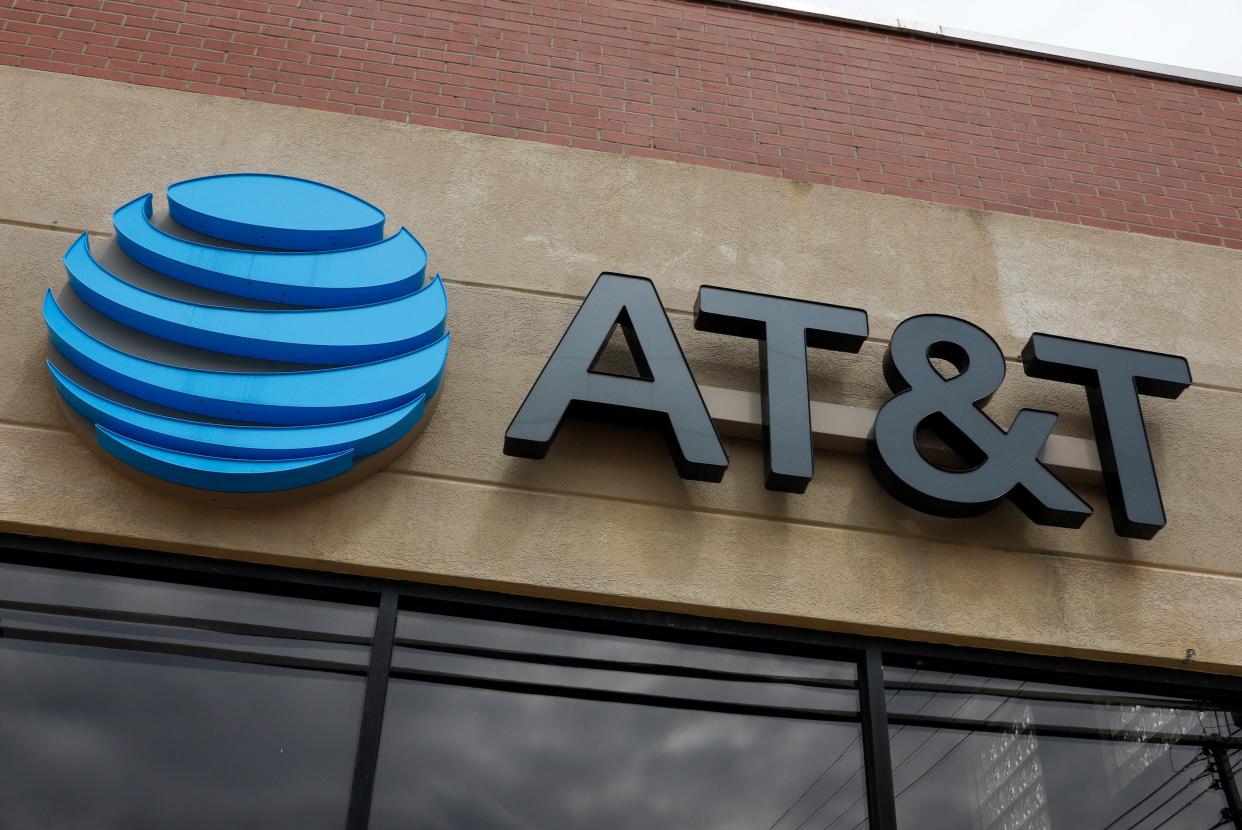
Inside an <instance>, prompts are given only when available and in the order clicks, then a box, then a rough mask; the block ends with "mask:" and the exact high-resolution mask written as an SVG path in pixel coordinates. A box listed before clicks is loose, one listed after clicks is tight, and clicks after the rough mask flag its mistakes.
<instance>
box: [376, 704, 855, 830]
mask: <svg viewBox="0 0 1242 830" xmlns="http://www.w3.org/2000/svg"><path fill="white" fill-rule="evenodd" d="M861 764H862V749H861V745H860V741H859V729H858V727H857V726H856V725H854V724H847V723H827V722H822V721H803V720H791V719H783V718H765V717H753V716H740V715H730V714H720V713H714V712H702V711H692V710H691V711H685V710H677V709H666V708H663V707H658V706H642V705H634V704H625V703H601V702H596V701H584V700H569V699H565V698H556V697H550V696H544V695H530V694H516V693H512V692H504V691H492V690H484V689H462V688H455V687H452V686H442V685H432V684H426V683H420V682H416V681H410V680H393V681H392V683H391V685H390V686H389V690H388V708H387V712H386V714H385V720H384V735H383V739H382V741H381V744H380V760H379V771H378V775H377V778H376V784H375V800H374V804H373V807H372V818H371V828H372V830H395V828H403V830H414V828H417V830H460V828H465V827H468V828H471V830H501V828H505V830H508V828H518V827H520V828H527V827H530V828H552V827H555V828H590V829H591V830H630V828H643V829H644V830H685V829H686V828H713V830H769V828H776V830H792V829H793V828H795V827H798V826H799V823H800V822H801V821H803V819H805V818H807V817H808V815H809V814H811V813H812V812H814V814H815V816H817V817H822V816H827V817H829V818H831V817H832V816H833V815H834V814H835V813H837V812H841V811H844V810H846V809H847V808H848V809H852V810H853V812H852V814H851V815H852V817H853V820H852V821H851V822H850V824H848V825H846V826H847V827H849V826H852V825H853V824H854V823H855V822H856V821H858V820H860V819H861V820H862V825H860V826H865V825H866V820H865V814H866V800H865V798H864V796H863V780H862V776H861V775H860V774H859V769H860V767H861ZM851 805H852V807H851ZM787 810H788V811H789V812H788V813H786V811H787ZM782 815H785V816H786V817H785V818H784V819H783V820H780V821H779V822H778V820H779V819H781V816H782ZM816 820H818V819H816ZM804 826H813V825H804Z"/></svg>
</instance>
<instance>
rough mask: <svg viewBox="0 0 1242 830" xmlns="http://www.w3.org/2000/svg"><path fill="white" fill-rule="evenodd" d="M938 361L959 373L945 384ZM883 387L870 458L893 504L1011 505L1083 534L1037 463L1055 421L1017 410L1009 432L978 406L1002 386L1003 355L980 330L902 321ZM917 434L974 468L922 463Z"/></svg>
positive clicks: (1079, 519) (973, 510) (947, 322)
mask: <svg viewBox="0 0 1242 830" xmlns="http://www.w3.org/2000/svg"><path fill="white" fill-rule="evenodd" d="M934 358H938V359H941V360H947V361H948V362H949V363H951V364H953V366H954V367H956V368H957V371H958V374H957V375H956V376H955V377H952V378H948V379H946V378H944V377H943V376H942V375H941V374H940V372H938V371H937V370H936V367H935V366H934V365H933V364H932V362H931V361H932V359H934ZM884 379H885V380H886V381H887V382H888V386H889V388H890V389H891V390H892V391H893V392H894V393H895V394H894V395H893V397H892V398H891V399H889V401H888V402H887V403H886V404H884V406H883V407H881V408H880V412H879V414H878V415H877V416H876V421H875V428H874V430H873V432H872V436H871V441H870V445H869V447H868V450H869V453H868V454H869V456H870V459H871V466H872V469H873V470H874V471H875V474H876V477H877V478H878V479H879V481H880V484H881V485H883V486H884V488H885V489H886V490H888V492H889V493H890V494H892V495H893V496H894V497H895V498H897V499H898V500H899V501H901V502H903V503H904V504H906V505H907V506H909V507H913V508H915V509H916V510H922V511H923V512H924V513H931V514H933V515H937V516H948V517H961V516H972V515H977V514H979V513H983V512H985V511H987V510H989V509H991V508H992V507H994V506H995V505H996V504H998V503H999V502H1000V500H1001V499H1003V498H1006V497H1008V498H1009V499H1010V500H1012V501H1013V503H1014V504H1015V505H1017V507H1018V508H1019V509H1020V510H1022V512H1023V513H1025V514H1026V515H1027V516H1029V517H1030V518H1031V520H1032V521H1034V522H1036V523H1037V524H1043V525H1054V526H1057V527H1081V526H1082V523H1083V522H1084V521H1086V520H1087V517H1088V516H1090V515H1091V507H1090V506H1089V505H1088V504H1087V503H1086V502H1084V501H1083V500H1082V499H1080V498H1079V497H1078V496H1077V495H1076V494H1075V493H1074V492H1073V491H1072V490H1070V489H1069V488H1068V487H1066V486H1065V485H1064V484H1063V483H1062V482H1061V481H1060V480H1059V479H1058V478H1056V476H1054V475H1053V474H1052V473H1051V472H1049V471H1048V469H1047V468H1046V467H1045V466H1044V465H1043V464H1042V463H1041V462H1040V461H1039V459H1038V458H1037V457H1036V456H1037V454H1038V453H1039V450H1040V448H1041V447H1042V446H1043V445H1044V441H1045V440H1046V439H1047V437H1048V435H1049V433H1051V432H1052V426H1053V424H1055V423H1056V420H1057V416H1056V414H1055V413H1053V412H1043V411H1040V410H1035V409H1023V410H1020V411H1019V412H1018V415H1017V417H1016V418H1014V420H1013V425H1012V426H1011V427H1010V428H1009V431H1008V432H1005V431H1004V430H1003V429H1001V428H1000V427H999V426H997V424H996V422H995V421H993V420H992V419H991V418H989V417H988V416H987V415H986V414H984V412H983V410H982V409H981V408H980V407H982V406H983V405H984V404H985V403H987V401H988V400H989V399H990V398H991V397H992V394H993V393H994V392H995V391H996V390H997V389H998V388H999V387H1000V385H1001V382H1002V381H1003V380H1004V379H1005V358H1004V355H1003V354H1002V353H1001V350H1000V347H999V346H997V345H996V341H995V340H993V339H992V338H991V337H990V336H988V333H987V332H985V331H984V330H983V329H981V328H979V327H978V326H975V325H973V324H971V323H968V322H966V321H965V320H959V319H957V318H955V317H945V316H942V315H938V314H924V315H920V316H917V317H911V318H909V319H907V320H905V321H904V322H903V323H901V325H899V326H898V327H897V328H896V330H895V331H894V332H893V337H892V340H891V342H890V344H889V347H888V351H887V352H886V353H885V355H884ZM922 426H927V427H929V428H930V429H931V430H932V431H933V432H934V433H936V435H937V436H938V437H939V438H940V439H941V440H942V441H944V442H945V443H946V444H948V445H949V447H950V448H951V449H953V451H954V452H956V453H957V454H958V455H960V456H961V457H962V458H963V459H964V460H965V461H966V462H967V463H969V464H972V465H974V466H973V467H972V468H971V469H968V470H945V469H942V468H941V467H938V466H936V465H934V464H932V463H931V462H930V461H928V460H927V459H926V458H924V457H923V455H922V453H920V452H919V448H918V445H917V443H916V437H915V436H916V434H917V432H918V430H919V428H920V427H922Z"/></svg>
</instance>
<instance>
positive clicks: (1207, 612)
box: [0, 427, 1242, 671]
mask: <svg viewBox="0 0 1242 830" xmlns="http://www.w3.org/2000/svg"><path fill="white" fill-rule="evenodd" d="M0 454H2V455H3V457H5V458H7V459H10V463H11V464H12V465H14V468H15V469H19V470H22V471H23V472H22V474H21V475H16V476H5V477H2V478H0V528H2V529H5V530H17V531H27V532H36V533H43V534H47V533H50V534H54V535H60V536H68V537H71V538H77V539H86V540H92V541H101V542H108V543H120V544H126V545H137V546H140V547H159V548H164V549H172V550H181V551H186V552H190V553H211V554H213V555H222V556H226V557H235V558H243V559H251V560H254V559H259V560H266V561H276V562H298V563H301V564H310V565H312V566H316V567H325V568H332V569H338V570H341V569H344V570H351V571H363V572H366V573H374V574H386V575H400V576H405V577H418V578H430V579H433V580H435V581H439V582H445V583H450V584H459V585H471V586H479V587H490V588H501V589H505V590H516V591H521V592H524V593H534V594H538V595H544V596H554V597H569V598H576V599H583V600H592V601H605V602H619V603H622V604H626V605H637V606H643V607H658V608H668V609H675V610H685V611H692V612H696V613H707V614H712V615H717V616H727V617H731V618H740V619H751V620H761V621H769V622H784V623H795V624H799V625H810V626H814V627H822V628H828V629H833V630H846V631H865V632H873V633H884V634H904V635H907V636H909V635H910V634H911V633H912V632H918V635H919V636H922V637H931V638H933V639H940V640H947V641H951V642H962V643H971V644H980V645H998V644H1006V643H1024V644H1033V645H1031V646H1028V647H1030V648H1032V649H1033V650H1037V651H1045V652H1049V651H1050V652H1057V653H1060V652H1072V653H1077V654H1092V655H1111V656H1112V657H1113V658H1114V659H1116V658H1117V657H1118V656H1129V657H1132V658H1134V657H1137V658H1138V659H1141V660H1143V661H1145V662H1151V663H1165V664H1176V663H1178V662H1180V660H1181V658H1182V657H1183V656H1184V654H1185V650H1186V649H1187V648H1194V649H1195V650H1196V652H1197V654H1198V659H1199V665H1200V666H1201V667H1203V668H1206V669H1225V670H1230V671H1236V670H1239V669H1240V668H1242V642H1239V640H1238V638H1237V637H1236V636H1234V634H1235V631H1236V623H1237V611H1236V609H1237V607H1238V605H1239V603H1242V580H1238V579H1235V578H1229V577H1220V576H1213V575H1205V574H1191V573H1178V572H1172V571H1167V570H1159V569H1151V568H1144V567H1135V566H1127V565H1121V564H1117V563H1103V562H1091V561H1086V560H1080V559H1072V558H1066V557H1057V556H1047V555H1040V554H1030V553H1014V552H1009V551H1003V550H981V549H978V548H973V547H967V546H961V545H954V544H949V543H939V542H930V541H919V540H911V539H902V538H898V537H888V536H882V535H878V534H874V533H860V532H854V531H848V530H842V529H838V528H830V527H815V526H809V525H803V524H792V523H781V522H774V521H766V520H759V519H755V518H751V517H744V516H732V515H727V514H721V513H708V512H697V511H688V510H677V509H670V508H665V507H656V506H649V505H641V504H632V503H627V502H617V501H611V500H606V499H595V498H583V497H573V496H563V495H558V494H549V493H539V492H532V491H524V490H518V489H512V488H505V487H494V486H489V485H479V484H475V483H470V482H461V481H455V480H448V479H437V478H426V477H421V476H413V475H406V474H397V473H391V472H389V473H381V474H380V475H378V476H375V477H373V478H371V479H369V480H367V481H365V482H363V483H362V484H360V485H359V486H357V487H355V488H353V489H351V490H348V491H346V492H344V493H341V494H339V495H336V496H332V497H329V498H328V499H324V500H322V501H319V502H315V503H312V504H307V505H302V506H294V507H284V508H275V509H272V510H267V511H237V510H221V509H213V508H209V507H203V506H201V505H191V504H187V503H184V502H181V501H178V500H176V499H173V498H167V497H163V496H159V495H153V494H152V493H151V492H149V491H147V490H145V489H143V488H140V487H139V486H138V485H136V484H133V483H132V482H130V481H129V480H128V479H126V478H124V477H122V476H120V475H118V474H114V473H112V472H110V471H103V472H101V469H100V466H99V464H98V462H97V461H96V459H95V458H94V457H93V456H92V454H91V452H90V451H89V450H88V449H86V448H85V447H83V446H82V445H81V443H80V442H78V440H77V439H76V438H75V437H73V436H71V435H69V434H66V433H59V432H53V431H47V430H35V429H29V428H18V427H0ZM67 505H72V506H73V509H66V506H67ZM442 517H452V520H451V521H444V520H442Z"/></svg>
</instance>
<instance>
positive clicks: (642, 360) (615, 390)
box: [504, 273, 729, 481]
mask: <svg viewBox="0 0 1242 830" xmlns="http://www.w3.org/2000/svg"><path fill="white" fill-rule="evenodd" d="M617 325H619V326H620V327H621V330H622V332H623V333H624V335H625V339H626V342H627V343H628V344H629V347H630V352H631V353H632V355H633V357H634V363H635V365H636V366H637V367H638V371H639V374H640V375H641V377H637V378H634V377H623V376H619V375H612V374H607V373H604V372H599V371H595V370H593V369H592V368H591V367H592V366H593V365H594V363H595V360H596V358H598V357H599V354H600V352H601V351H603V349H604V346H605V345H606V344H607V343H608V337H609V335H610V334H611V333H612V329H613V327H614V326H617ZM567 416H587V417H596V418H609V419H612V420H623V421H628V422H632V421H636V420H638V421H644V422H647V423H654V424H656V425H658V426H660V427H662V428H663V429H664V431H665V435H666V437H667V438H668V443H669V450H670V452H671V453H672V455H673V461H674V463H675V464H676V466H677V472H678V473H680V474H681V477H682V478H688V479H695V480H698V481H720V480H721V479H722V478H723V477H724V473H725V469H726V468H727V467H728V466H729V456H728V455H727V454H726V453H725V449H724V445H723V444H722V443H721V442H720V437H719V436H718V435H717V434H716V427H715V426H714V425H713V424H712V420H711V417H710V416H709V415H708V412H707V406H706V405H705V404H704V403H703V396H702V395H700V394H699V387H698V386H697V385H696V384H695V382H694V375H692V374H691V372H690V367H689V366H688V365H687V364H686V357H685V355H684V354H683V353H682V351H681V344H680V343H678V342H677V336H676V335H675V334H674V333H673V328H672V326H671V325H670V324H669V321H668V315H667V314H665V312H664V306H663V305H661V304H660V297H659V295H658V294H657V293H656V290H655V286H654V285H653V284H652V282H651V280H649V279H647V278H646V277H632V276H626V275H624V274H608V273H605V274H600V275H599V279H597V280H596V281H595V285H594V286H593V287H592V288H591V292H590V293H589V294H587V297H586V299H585V300H583V301H582V307H581V308H579V309H578V313H577V315H575V317H574V319H573V322H571V323H570V324H569V328H568V329H566V330H565V334H564V336H562V338H561V342H560V344H559V345H558V346H557V347H556V351H554V352H553V353H552V357H550V358H549V359H548V363H547V365H546V366H544V368H543V372H541V373H540V375H539V378H538V379H537V380H536V381H535V385H534V386H533V387H531V390H530V393H529V394H527V396H526V400H525V401H524V402H523V403H522V407H521V409H519V410H518V413H517V415H515V416H514V418H513V422H512V423H510V424H509V429H508V431H506V432H505V445H504V452H505V455H515V456H521V457H523V458H543V457H544V456H545V455H546V454H547V452H548V448H549V447H550V446H551V445H552V441H553V440H555V438H556V434H557V432H558V431H559V430H560V428H561V424H562V423H563V422H564V420H565V418H566V417H567Z"/></svg>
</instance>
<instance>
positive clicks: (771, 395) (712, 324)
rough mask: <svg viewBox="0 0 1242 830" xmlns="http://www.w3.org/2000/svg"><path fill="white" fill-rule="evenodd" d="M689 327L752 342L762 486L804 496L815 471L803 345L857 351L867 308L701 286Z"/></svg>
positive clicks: (865, 322)
mask: <svg viewBox="0 0 1242 830" xmlns="http://www.w3.org/2000/svg"><path fill="white" fill-rule="evenodd" d="M694 327H695V328H696V329H698V330H699V331H711V332H715V333H717V334H729V335H733V336H734V337H749V338H751V339H753V340H758V341H759V377H760V390H761V395H762V398H763V456H764V459H763V460H764V466H765V469H766V474H765V476H764V484H765V486H766V487H767V488H768V489H769V490H779V491H782V492H786V493H805V492H806V487H807V485H808V484H809V483H810V481H811V476H812V475H814V473H815V466H814V464H815V462H814V455H813V452H812V448H811V398H810V389H809V385H808V379H807V368H806V350H807V349H808V348H812V347H813V348H817V349H832V350H833V351H838V352H850V353H851V354H857V353H858V350H859V349H861V348H862V344H863V343H864V342H865V341H866V339H867V312H865V311H863V310H862V309H858V308H846V307H844V306H836V305H828V304H826V303H812V302H806V301H803V300H792V299H788V298H786V297H774V296H772V295H771V294H756V293H752V292H750V291H734V290H731V289H728V288H716V287H714V286H710V285H705V286H703V287H702V288H700V289H699V298H698V301H697V302H696V303H695V306H694Z"/></svg>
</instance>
